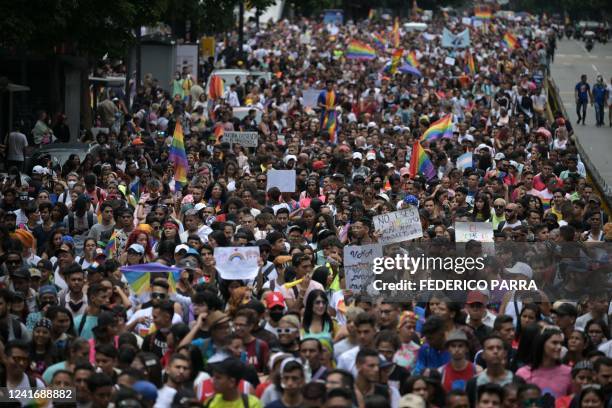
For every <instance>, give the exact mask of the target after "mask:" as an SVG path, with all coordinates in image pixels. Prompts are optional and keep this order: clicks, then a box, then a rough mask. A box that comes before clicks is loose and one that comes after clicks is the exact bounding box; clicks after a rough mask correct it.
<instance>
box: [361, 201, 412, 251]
mask: <svg viewBox="0 0 612 408" xmlns="http://www.w3.org/2000/svg"><path fill="white" fill-rule="evenodd" d="M373 221H374V228H375V229H376V230H377V231H380V232H381V233H382V236H381V237H380V239H379V242H380V243H381V244H383V245H387V244H394V243H397V242H404V241H408V240H411V239H415V238H421V237H422V236H423V227H422V226H421V218H420V217H419V209H418V208H416V207H412V206H411V207H409V208H405V209H403V210H400V211H394V212H391V213H387V214H381V215H377V216H375V217H374V220H373Z"/></svg>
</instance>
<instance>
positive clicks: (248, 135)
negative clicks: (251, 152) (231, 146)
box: [223, 132, 259, 147]
mask: <svg viewBox="0 0 612 408" xmlns="http://www.w3.org/2000/svg"><path fill="white" fill-rule="evenodd" d="M223 141H224V142H228V143H239V144H240V145H241V146H244V147H257V144H258V143H259V134H258V133H257V132H224V133H223Z"/></svg>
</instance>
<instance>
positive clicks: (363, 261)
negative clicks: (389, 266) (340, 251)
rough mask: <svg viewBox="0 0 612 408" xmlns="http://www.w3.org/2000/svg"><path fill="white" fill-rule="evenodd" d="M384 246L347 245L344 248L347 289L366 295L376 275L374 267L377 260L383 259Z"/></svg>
mask: <svg viewBox="0 0 612 408" xmlns="http://www.w3.org/2000/svg"><path fill="white" fill-rule="evenodd" d="M382 256H383V251H382V245H380V244H373V245H352V246H351V245H347V246H345V247H344V273H345V276H346V279H345V281H346V288H347V289H351V290H352V291H353V292H355V293H365V292H366V288H367V287H368V286H369V285H370V283H372V281H373V280H374V278H375V276H376V275H375V274H374V273H373V272H372V265H373V264H374V259H375V258H382Z"/></svg>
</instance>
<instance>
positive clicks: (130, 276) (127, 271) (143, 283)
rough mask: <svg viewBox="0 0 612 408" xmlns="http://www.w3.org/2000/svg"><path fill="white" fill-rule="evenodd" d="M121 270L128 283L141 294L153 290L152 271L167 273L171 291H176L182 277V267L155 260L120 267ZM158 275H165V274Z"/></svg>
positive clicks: (135, 291)
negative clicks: (163, 263)
mask: <svg viewBox="0 0 612 408" xmlns="http://www.w3.org/2000/svg"><path fill="white" fill-rule="evenodd" d="M120 271H121V273H122V274H123V276H125V279H127V281H128V285H130V287H131V288H132V290H133V291H134V293H135V294H137V295H140V294H142V293H144V292H147V291H149V290H151V274H152V273H154V274H166V275H165V277H166V278H167V279H168V285H170V292H171V293H174V292H175V291H176V282H178V281H179V280H180V279H181V272H182V269H181V268H175V267H173V266H166V265H162V264H160V263H157V262H153V263H148V264H140V265H130V266H123V267H121V268H120ZM156 277H164V275H161V276H156Z"/></svg>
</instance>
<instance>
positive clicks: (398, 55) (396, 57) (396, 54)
mask: <svg viewBox="0 0 612 408" xmlns="http://www.w3.org/2000/svg"><path fill="white" fill-rule="evenodd" d="M403 55H404V50H403V49H401V48H399V49H397V50H395V51H393V56H392V57H391V67H390V68H389V73H391V74H395V73H396V72H397V68H399V66H400V63H401V62H402V56H403Z"/></svg>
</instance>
